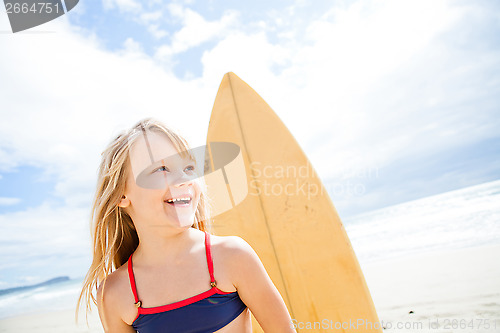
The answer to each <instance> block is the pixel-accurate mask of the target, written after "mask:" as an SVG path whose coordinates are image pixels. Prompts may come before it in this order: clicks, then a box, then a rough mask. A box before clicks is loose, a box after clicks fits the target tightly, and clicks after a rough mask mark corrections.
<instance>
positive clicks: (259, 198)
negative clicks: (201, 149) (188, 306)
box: [207, 73, 382, 332]
mask: <svg viewBox="0 0 500 333" xmlns="http://www.w3.org/2000/svg"><path fill="white" fill-rule="evenodd" d="M210 142H232V143H235V144H237V145H238V146H239V147H240V148H241V153H242V157H243V162H244V165H245V169H246V176H247V185H248V194H247V196H246V197H245V199H244V200H242V201H241V200H239V201H238V202H239V203H235V204H234V207H233V208H232V209H229V210H226V211H225V212H224V213H222V214H220V215H218V216H216V217H215V218H214V228H213V232H214V234H217V235H238V236H240V237H242V238H243V239H245V240H246V241H247V242H248V243H249V244H250V245H251V246H252V247H253V248H254V250H255V251H256V252H257V254H258V255H259V257H260V259H261V260H262V262H263V264H264V266H265V268H266V270H267V272H268V274H269V276H270V277H271V279H272V281H273V282H274V284H275V285H276V287H277V288H278V290H279V292H280V293H281V296H282V297H283V299H284V301H285V303H286V306H287V308H288V310H289V312H290V315H291V317H292V323H291V324H292V325H294V326H295V327H296V329H297V331H298V332H333V331H338V332H382V328H381V327H380V322H379V320H378V317H377V313H376V311H375V307H374V305H373V301H372V299H371V296H370V293H369V290H368V288H367V285H366V282H365V279H364V277H363V273H362V272H361V268H360V266H359V263H358V261H357V259H356V255H355V254H354V251H353V249H352V247H351V244H350V241H349V238H348V237H347V234H346V232H345V230H344V227H343V225H342V222H341V220H340V218H339V216H338V214H337V212H336V210H335V207H334V206H333V203H332V201H331V199H330V197H329V195H328V193H327V191H326V189H325V188H324V186H323V184H322V183H321V180H320V179H319V177H318V176H317V175H316V173H315V171H314V169H313V167H312V166H311V164H310V162H309V161H308V159H307V157H306V155H305V154H304V152H303V151H302V149H301V148H300V147H299V145H298V144H297V142H296V140H295V139H294V137H293V136H292V134H291V133H290V132H289V131H288V129H287V128H286V127H285V125H284V124H283V122H282V121H281V120H280V119H279V118H278V116H277V115H276V114H275V113H274V112H273V110H272V109H271V108H270V107H269V105H267V103H266V102H265V101H264V100H263V99H262V98H261V97H260V96H259V95H258V94H257V93H256V92H255V91H254V90H253V89H252V88H251V87H250V86H248V85H247V84H246V83H245V82H243V81H242V80H241V79H240V78H239V77H237V76H236V75H235V74H234V73H227V74H225V75H224V78H223V79H222V83H221V84H220V87H219V91H218V93H217V97H216V99H215V103H214V107H213V110H212V115H211V118H210V125H209V128H208V135H207V145H208V144H209V143H210ZM208 190H209V194H210V188H209V189H208ZM234 190H235V189H234V188H233V192H234ZM240 201H241V202H240ZM253 327H254V332H262V329H261V328H260V326H259V325H258V323H257V321H256V320H255V318H253Z"/></svg>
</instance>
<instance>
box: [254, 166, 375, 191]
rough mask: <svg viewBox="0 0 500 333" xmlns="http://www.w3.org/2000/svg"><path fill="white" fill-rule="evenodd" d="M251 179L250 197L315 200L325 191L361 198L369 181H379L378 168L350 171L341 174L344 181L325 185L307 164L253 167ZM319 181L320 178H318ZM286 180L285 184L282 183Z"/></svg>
mask: <svg viewBox="0 0 500 333" xmlns="http://www.w3.org/2000/svg"><path fill="white" fill-rule="evenodd" d="M250 171H251V172H250V175H251V180H250V183H249V184H248V186H249V187H250V188H251V189H252V190H253V191H251V192H250V194H251V195H257V196H258V195H265V196H280V195H286V196H302V197H307V200H311V199H314V198H315V197H316V196H318V195H324V194H325V192H327V193H329V194H331V195H333V196H335V197H343V198H351V197H359V196H362V195H364V194H365V193H366V191H367V187H366V181H367V180H368V179H373V178H378V177H379V169H378V167H372V168H358V169H349V170H344V171H343V172H342V177H341V178H342V179H346V180H339V181H334V182H325V184H324V185H323V186H321V183H320V182H319V181H316V182H311V181H309V180H311V179H316V177H317V174H316V173H315V171H314V169H313V168H312V166H311V164H310V163H309V162H308V163H307V164H306V165H300V166H295V165H263V164H262V163H260V162H252V163H251V164H250ZM317 179H319V178H317ZM280 180H283V182H280Z"/></svg>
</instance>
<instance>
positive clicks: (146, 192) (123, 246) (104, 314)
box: [77, 119, 295, 333]
mask: <svg viewBox="0 0 500 333" xmlns="http://www.w3.org/2000/svg"><path fill="white" fill-rule="evenodd" d="M189 149H190V148H189V145H188V144H187V142H186V140H185V139H183V138H182V137H181V136H179V135H178V134H176V133H175V132H174V131H172V130H171V129H169V128H167V127H165V126H164V125H162V124H161V123H159V122H157V121H154V120H151V119H146V120H143V121H141V122H139V123H138V124H136V125H135V126H134V127H133V128H132V129H131V130H129V131H127V132H126V133H123V134H121V135H119V136H118V137H117V138H116V139H115V140H113V141H112V142H111V144H110V145H109V146H108V148H107V149H106V150H105V151H104V152H103V154H102V161H101V165H100V168H99V175H98V186H97V192H96V196H95V200H94V205H93V209H92V210H93V215H92V220H93V245H94V251H93V261H92V265H91V267H90V269H89V271H88V273H87V276H86V278H85V281H84V285H83V290H82V292H81V294H80V297H79V299H78V306H79V305H80V304H81V302H82V300H85V302H86V308H87V311H89V310H90V306H91V304H90V303H91V302H90V301H91V299H92V301H93V302H94V304H97V306H98V310H99V316H100V318H101V322H102V325H103V327H104V331H105V332H113V333H115V332H116V333H120V332H136V331H137V332H140V333H149V332H155V333H162V332H175V333H180V332H207V333H208V332H232V333H233V332H236V333H240V332H241V333H249V332H252V327H251V318H250V311H251V312H252V313H253V315H254V316H255V318H256V319H257V321H258V322H259V324H260V325H261V327H262V328H263V330H264V332H272V333H278V332H295V330H294V329H293V328H292V326H291V318H290V315H289V313H288V311H287V308H286V306H285V303H284V302H283V299H282V298H281V295H280V294H279V292H278V290H277V289H276V287H275V286H274V284H273V283H272V281H271V279H270V278H269V276H268V275H267V273H266V270H265V269H264V267H263V265H262V263H261V261H260V259H259V257H258V256H257V254H256V253H255V251H254V250H253V249H252V248H251V246H250V245H249V244H248V243H246V242H245V241H244V240H243V239H241V238H240V237H237V236H226V237H222V236H214V235H211V234H210V233H209V223H208V222H209V216H208V209H207V208H208V201H207V200H208V198H207V195H206V192H205V188H204V187H203V182H202V181H201V180H200V179H199V178H197V177H196V175H197V174H196V173H197V172H199V166H198V165H196V162H195V159H194V158H192V156H190V153H189ZM176 156H178V158H172V157H176ZM165 157H169V158H168V159H166V158H165ZM139 176H140V177H139ZM148 177H149V178H148ZM139 179H140V181H139ZM95 289H97V299H96V297H95V296H94V293H93V292H94V290H95ZM77 311H78V307H77Z"/></svg>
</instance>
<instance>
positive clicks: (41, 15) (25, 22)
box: [3, 0, 79, 33]
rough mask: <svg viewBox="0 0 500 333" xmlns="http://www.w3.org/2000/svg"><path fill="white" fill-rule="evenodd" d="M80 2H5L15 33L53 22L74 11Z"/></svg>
mask: <svg viewBox="0 0 500 333" xmlns="http://www.w3.org/2000/svg"><path fill="white" fill-rule="evenodd" d="M78 1H79V0H64V1H61V0H43V1H36V0H4V1H3V2H4V5H5V12H6V13H7V16H8V17H9V22H10V27H11V29H12V32H13V33H16V32H19V31H23V30H27V29H30V28H33V27H36V26H39V25H41V24H44V23H47V22H49V21H52V20H53V19H55V18H58V17H59V16H62V15H64V14H66V13H67V12H69V11H70V10H72V9H73V8H74V7H75V6H76V5H77V4H78Z"/></svg>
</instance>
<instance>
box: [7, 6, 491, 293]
mask: <svg viewBox="0 0 500 333" xmlns="http://www.w3.org/2000/svg"><path fill="white" fill-rule="evenodd" d="M0 49H1V50H2V51H1V52H0V115H1V121H0V225H1V226H3V227H5V229H4V230H7V231H8V232H4V233H3V234H2V235H0V241H1V242H3V244H4V245H5V247H4V248H6V249H10V250H12V251H14V252H19V249H20V248H26V247H27V250H29V249H31V250H33V251H36V249H40V248H41V247H44V246H45V245H46V244H48V243H53V244H59V248H61V247H64V246H66V247H67V248H68V251H67V252H68V253H72V254H71V255H81V254H82V253H83V254H84V253H87V252H89V253H90V248H89V246H88V244H89V243H88V242H89V240H88V223H89V217H90V203H91V200H92V197H93V195H94V189H95V183H96V172H97V167H98V163H99V157H100V153H101V151H102V150H103V149H104V147H105V146H106V144H107V143H108V142H109V141H110V140H111V139H112V137H113V136H114V135H116V134H118V133H119V132H120V131H122V130H124V129H126V128H128V127H130V126H132V125H133V124H134V123H136V122H137V121H138V120H139V119H142V118H145V117H155V118H157V119H159V120H161V121H163V122H165V123H166V124H167V125H168V126H170V127H172V128H174V129H176V130H178V131H179V132H180V133H181V134H182V135H184V136H185V137H186V138H187V139H188V141H189V142H190V143H191V146H193V147H196V146H199V145H203V144H204V143H205V138H206V133H207V129H208V121H209V118H210V112H211V109H212V105H213V102H214V99H215V95H216V92H217V89H218V85H219V83H220V81H221V79H222V77H223V75H224V73H226V72H229V71H232V72H234V73H235V74H236V75H238V76H239V77H240V78H242V79H243V80H244V81H245V82H247V83H248V84H249V85H250V86H251V87H253V88H254V89H255V90H256V91H257V92H258V93H259V94H260V95H261V96H262V97H263V98H264V99H265V100H266V101H267V102H268V104H269V105H270V106H271V107H272V108H273V110H274V111H275V112H276V114H277V115H278V117H279V118H280V119H281V120H282V121H283V122H284V123H285V125H286V126H287V127H288V129H289V130H290V132H291V133H292V134H293V135H294V137H295V138H296V140H297V142H298V143H299V145H300V146H301V147H302V149H303V150H304V152H305V153H306V155H307V157H308V158H309V159H310V161H311V163H312V165H313V166H314V169H315V170H316V172H317V173H318V175H319V176H320V177H321V179H322V180H323V183H324V185H325V187H326V188H327V190H328V191H329V193H330V196H331V198H332V201H333V202H334V204H335V207H336V209H337V211H338V212H339V215H340V217H341V218H343V219H348V218H349V217H352V216H355V215H356V214H360V213H363V212H367V211H370V210H374V209H378V208H382V207H387V206H391V205H394V204H398V203H402V202H405V201H409V200H415V199H418V198H423V197H427V196H430V195H434V194H438V193H442V192H446V191H450V190H455V189H459V188H463V187H466V186H471V185H475V184H480V183H484V182H488V181H492V180H496V179H500V131H499V128H500V126H499V125H500V117H499V116H500V97H499V96H500V3H499V2H498V1H495V0H490V1H486V0H479V1H474V2H470V1H443V0H432V1H430V0H419V1H410V0H393V1H389V0H387V1H386V0H380V1H370V0H366V1H361V0H358V1H335V2H332V1H314V2H313V1H304V0H296V1H260V0H259V1H252V2H241V1H239V2H235V1H216V0H208V1H200V0H185V1H162V0H153V1H149V2H140V1H137V0H102V1H96V0H88V1H80V2H79V4H78V5H77V6H76V7H75V8H74V9H73V10H71V11H70V12H68V13H67V14H66V15H64V16H61V17H59V18H57V19H55V20H53V21H51V22H48V23H46V24H43V25H40V26H38V27H35V28H32V29H29V30H26V31H24V32H19V33H16V34H13V33H12V32H11V31H10V26H9V21H8V18H7V15H6V14H5V12H1V13H0ZM57 230H67V233H66V234H61V233H59V232H56V231H57ZM23 244H24V245H23ZM23 246H25V247H23ZM16 255H17V254H16ZM18 255H20V256H21V255H22V253H19V254H18ZM40 255H41V254H40ZM43 255H53V256H58V255H60V252H56V251H55V250H54V252H53V253H52V252H50V250H47V252H43ZM71 255H70V254H68V256H71ZM68 258H70V257H68ZM68 258H67V259H68ZM2 269H3V270H5V269H8V267H6V266H5V265H4V266H0V270H2ZM29 278H30V277H29V274H28V273H26V276H25V280H26V281H28V282H29ZM0 280H1V279H0ZM1 287H2V286H1V284H0V288H1Z"/></svg>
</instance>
